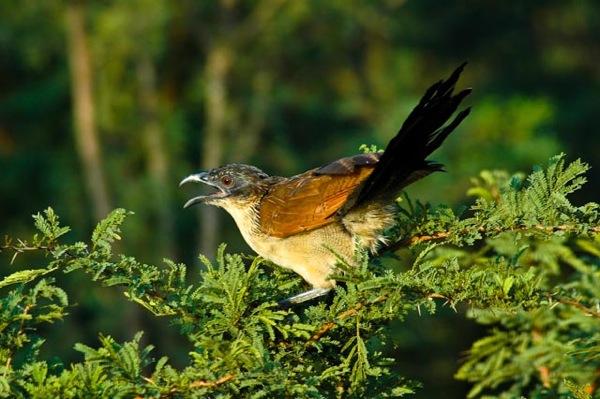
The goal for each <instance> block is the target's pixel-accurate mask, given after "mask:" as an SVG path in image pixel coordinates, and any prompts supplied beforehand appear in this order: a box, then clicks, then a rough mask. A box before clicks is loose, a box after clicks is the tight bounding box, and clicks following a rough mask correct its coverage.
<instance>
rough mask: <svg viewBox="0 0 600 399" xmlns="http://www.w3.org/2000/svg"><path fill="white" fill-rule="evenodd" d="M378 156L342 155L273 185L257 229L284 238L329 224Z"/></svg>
mask: <svg viewBox="0 0 600 399" xmlns="http://www.w3.org/2000/svg"><path fill="white" fill-rule="evenodd" d="M379 156H380V154H362V155H356V156H354V157H347V158H342V159H339V160H337V161H334V162H331V163H329V164H327V165H325V166H323V167H321V168H317V169H313V170H310V171H308V172H305V173H302V174H300V175H297V176H294V177H292V178H290V179H286V180H285V181H283V182H281V183H279V184H276V185H274V186H273V187H271V188H270V189H269V192H268V193H267V195H265V197H264V198H263V201H262V204H261V208H260V220H261V223H262V225H261V230H262V231H263V232H264V233H266V234H269V235H272V236H275V237H286V236H290V235H293V234H297V233H300V232H302V231H307V230H312V229H315V228H317V227H321V226H324V225H327V224H329V223H332V222H333V221H334V219H333V217H332V216H333V215H334V214H335V213H336V212H337V211H338V210H339V209H340V208H341V207H342V206H343V205H344V203H345V202H346V200H347V198H348V196H349V195H350V194H351V193H352V192H353V191H354V190H355V189H356V187H358V186H359V185H360V184H361V183H362V182H363V181H364V180H365V178H366V177H367V176H368V175H369V174H370V173H371V172H372V171H373V168H374V165H375V164H376V163H377V161H378V159H379Z"/></svg>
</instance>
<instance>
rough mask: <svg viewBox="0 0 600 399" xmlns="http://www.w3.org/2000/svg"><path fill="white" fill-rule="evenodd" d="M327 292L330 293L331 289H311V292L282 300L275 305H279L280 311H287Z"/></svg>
mask: <svg viewBox="0 0 600 399" xmlns="http://www.w3.org/2000/svg"><path fill="white" fill-rule="evenodd" d="M329 291H331V288H313V289H312V290H308V291H304V292H301V293H300V294H298V295H294V296H291V297H289V298H286V299H283V300H281V301H279V302H278V303H277V305H279V308H281V309H287V308H290V307H292V306H294V305H297V304H299V303H302V302H306V301H310V300H311V299H315V298H318V297H320V296H323V295H326V294H327V293H328V292H329Z"/></svg>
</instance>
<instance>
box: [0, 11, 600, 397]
mask: <svg viewBox="0 0 600 399" xmlns="http://www.w3.org/2000/svg"><path fill="white" fill-rule="evenodd" d="M0 15H2V18H1V20H0V51H1V54H0V171H1V173H0V193H1V196H0V234H2V235H5V234H7V235H10V236H13V237H27V236H29V235H30V234H31V233H32V232H33V231H32V219H31V214H33V213H37V212H38V211H40V210H42V209H44V208H46V207H48V206H51V207H53V208H54V209H55V210H56V212H57V213H58V214H59V215H60V216H61V218H62V221H63V223H64V224H67V225H70V226H71V227H72V229H73V231H72V232H71V233H70V235H69V237H68V238H69V239H70V240H72V241H76V240H85V239H86V238H87V237H89V234H90V232H91V229H92V228H93V226H94V225H95V223H96V222H97V221H98V220H99V219H100V218H102V217H103V216H105V215H106V213H107V212H108V211H109V210H111V209H113V208H114V207H124V208H126V209H128V210H131V211H134V212H135V216H133V217H130V218H129V220H128V221H127V222H126V225H125V231H124V240H123V241H122V242H121V243H120V250H121V251H122V252H123V253H125V254H128V255H132V256H136V257H138V258H139V259H141V260H143V261H145V262H148V263H156V264H159V263H161V262H162V259H163V258H165V257H167V258H171V259H174V260H176V261H180V262H185V263H187V264H188V265H190V267H191V269H192V272H191V273H190V274H191V275H192V279H193V278H194V277H195V275H194V271H197V270H199V267H200V266H199V263H198V261H197V254H198V253H199V252H202V253H204V254H206V255H207V256H209V257H211V256H214V254H215V251H216V246H217V244H218V243H219V242H222V241H225V242H227V243H228V244H229V247H228V248H229V250H230V251H236V252H238V251H241V252H246V253H250V250H249V249H248V247H247V246H246V245H245V244H244V243H243V241H242V240H241V237H240V236H239V234H238V232H237V230H236V229H235V226H234V225H233V223H232V221H231V220H230V218H229V216H228V215H226V214H225V213H224V212H222V211H217V210H214V209H209V207H197V208H196V209H194V208H192V209H187V210H183V209H182V208H181V207H182V204H183V203H184V202H185V200H186V199H188V198H189V197H190V196H192V195H195V194H196V191H195V189H194V188H189V187H184V188H181V189H180V188H178V182H179V181H180V180H181V178H183V177H184V176H186V175H187V174H189V173H192V172H194V171H197V170H199V169H206V168H211V167H215V166H218V165H220V164H224V163H228V162H243V163H252V164H254V165H257V166H259V167H261V168H262V169H263V170H265V171H266V172H268V173H270V174H279V175H291V174H295V173H299V172H302V171H305V170H307V169H309V168H312V167H316V166H318V165H320V164H323V163H326V162H328V161H330V160H333V159H337V158H339V157H342V156H346V155H350V154H353V153H356V152H358V147H359V145H360V144H362V143H367V144H377V145H378V146H380V147H383V146H384V145H385V144H386V143H387V141H388V140H389V139H390V138H391V137H392V136H393V135H394V133H395V132H396V130H397V129H398V127H399V125H400V124H401V123H402V121H403V120H404V118H405V117H406V115H407V114H408V112H410V110H411V109H412V107H414V105H415V104H416V102H417V101H418V99H419V98H420V96H421V95H422V94H423V92H424V90H425V89H426V88H427V87H428V86H429V85H431V84H432V83H433V82H435V81H437V80H439V79H441V78H444V77H446V76H448V75H449V73H450V72H451V71H452V70H453V69H454V68H455V67H456V66H458V65H459V64H460V63H461V62H462V61H464V60H468V61H469V66H468V67H467V70H466V72H465V73H464V75H463V77H462V79H461V81H460V82H459V87H460V88H464V87H467V86H471V87H473V88H474V91H473V94H472V95H471V96H469V98H468V99H467V105H469V106H472V107H473V112H472V114H471V116H470V117H469V118H468V119H467V120H466V121H465V122H464V123H463V124H462V125H461V126H460V127H459V129H458V131H457V132H456V133H454V134H453V135H452V136H451V137H450V138H449V140H448V141H447V142H446V143H445V145H444V147H443V148H442V149H441V150H440V151H438V152H436V154H435V156H434V158H435V159H436V160H438V161H441V162H443V163H445V164H446V169H447V170H448V171H449V173H445V174H442V173H438V174H436V175H433V176H431V177H428V178H427V179H425V180H424V181H421V182H419V183H417V184H416V185H415V186H413V187H411V189H410V190H409V192H410V193H411V195H412V196H413V197H418V198H420V199H422V200H425V201H430V202H432V203H446V204H450V205H451V206H453V207H454V208H458V207H459V206H460V204H469V203H470V201H471V200H470V199H469V198H467V197H465V191H466V189H467V187H468V186H469V178H470V177H471V176H474V175H476V174H477V173H478V172H479V171H480V170H482V169H508V170H509V171H513V172H514V171H519V170H523V171H529V170H530V169H531V168H532V167H533V166H534V165H535V164H541V163H545V162H546V161H547V159H548V157H550V156H551V155H554V154H557V153H559V152H566V153H567V155H568V159H574V158H578V157H581V158H583V159H584V160H585V161H587V162H589V163H591V164H592V166H594V168H593V169H592V171H591V173H590V174H588V178H589V183H588V184H587V186H586V188H585V190H583V191H582V192H581V193H578V197H577V199H576V200H577V201H579V202H584V201H586V200H595V201H598V199H599V198H598V191H599V190H598V186H599V185H600V150H599V148H600V135H599V134H598V131H597V127H596V126H597V123H598V118H599V116H600V3H599V2H598V1H596V0H579V1H576V0H573V1H569V0H545V1H541V0H537V1H536V0H529V1H516V0H513V1H497V0H479V1H474V0H445V1H440V0H419V1H416V0H412V1H411V0H382V1H363V2H348V1H342V0H319V1H317V0H256V1H242V0H221V1H197V0H128V1H122V0H121V1H116V0H114V1H109V0H107V1H89V2H83V1H73V0H60V1H59V0H44V1H40V0H37V1H35V0H24V1H22V2H19V4H18V5H15V3H14V2H12V1H8V0H0ZM10 261H11V259H10V256H9V255H8V254H6V253H0V266H1V269H0V275H6V274H8V273H10V272H12V271H14V270H16V269H18V268H25V267H38V266H43V265H44V262H46V261H47V260H46V259H43V258H38V257H35V256H30V255H21V256H19V257H18V258H17V260H16V262H15V263H14V264H13V265H12V266H11V265H10ZM63 284H64V285H65V286H66V287H67V292H68V294H69V295H70V299H71V301H72V302H74V303H77V304H78V306H76V307H73V308H72V310H71V316H70V317H69V318H67V319H66V320H65V322H64V323H63V324H61V325H57V326H50V327H49V329H48V331H41V332H40V333H41V334H45V336H47V337H48V343H47V344H46V347H45V349H44V353H45V355H46V356H48V357H49V358H51V357H54V356H58V357H60V358H62V359H63V360H65V361H67V362H69V361H73V360H80V356H81V354H79V353H75V352H73V351H72V350H71V348H72V347H73V345H74V344H75V343H76V342H83V343H85V344H88V345H92V346H95V345H96V342H97V334H98V333H99V332H101V333H103V334H107V335H112V336H113V337H115V338H116V339H117V340H122V339H131V337H132V336H133V333H134V332H135V331H137V330H140V329H141V330H144V331H146V335H145V338H146V339H147V341H149V342H152V343H154V344H156V345H157V349H156V355H157V356H158V355H162V354H167V355H168V356H169V357H170V358H171V359H172V360H173V362H174V363H175V364H176V365H177V364H182V363H183V361H184V359H185V357H186V356H187V351H188V350H189V349H190V347H189V346H188V345H187V344H186V342H185V341H183V340H182V339H181V338H180V337H179V335H178V332H177V331H176V329H175V327H170V326H168V321H166V320H156V319H153V317H151V316H149V315H148V314H147V313H146V312H145V311H144V310H142V309H141V308H139V307H138V306H136V305H135V304H131V303H128V302H126V301H125V300H124V298H123V296H122V292H121V290H119V289H105V288H103V289H101V288H100V287H98V286H97V285H95V284H94V283H93V282H91V281H89V279H88V278H87V277H85V276H83V275H81V276H78V275H76V274H70V275H69V276H65V281H64V282H63ZM394 328H396V331H397V334H396V335H397V342H396V343H395V345H392V346H390V348H389V349H390V351H391V352H392V354H393V355H394V356H396V357H397V358H398V360H399V368H400V370H401V371H402V372H403V373H404V375H406V376H407V377H408V378H413V379H418V380H421V381H423V382H424V383H425V388H424V389H423V390H421V392H420V393H419V395H417V397H422V398H428V397H463V396H464V394H465V392H466V391H465V386H464V385H462V384H460V383H457V382H454V381H453V380H452V374H453V372H454V371H455V370H456V365H457V364H458V362H459V361H460V356H461V351H464V350H466V349H467V348H468V347H469V344H470V342H471V340H472V339H473V337H474V336H476V334H477V333H478V331H477V328H476V327H475V326H473V325H472V324H471V323H470V322H469V321H467V320H465V316H464V313H460V312H459V313H458V314H455V313H454V312H452V311H446V310H442V311H441V312H440V313H439V314H438V315H436V316H435V317H432V316H429V315H422V316H419V315H414V316H411V317H410V318H409V320H408V322H407V323H404V324H399V325H397V326H394Z"/></svg>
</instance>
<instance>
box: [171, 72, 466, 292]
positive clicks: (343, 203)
mask: <svg viewBox="0 0 600 399" xmlns="http://www.w3.org/2000/svg"><path fill="white" fill-rule="evenodd" d="M464 65H465V64H463V65H461V66H460V67H459V68H457V69H456V70H455V71H454V72H453V73H452V75H451V76H450V77H449V78H448V79H447V80H445V81H439V82H437V83H436V84H434V85H433V86H431V87H430V88H429V89H428V90H427V92H426V93H425V95H424V96H423V98H422V99H421V101H420V102H419V104H418V105H417V106H416V107H415V109H414V110H413V111H412V112H411V113H410V115H409V116H408V118H407V119H406V121H405V122H404V124H403V125H402V127H401V128H400V131H399V132H398V134H397V135H396V136H395V137H394V138H393V139H392V140H391V141H390V142H389V144H388V146H387V148H386V150H385V151H384V152H383V153H372V154H361V155H354V156H351V157H346V158H342V159H338V160H337V161H333V162H331V163H329V164H327V165H325V166H321V167H320V168H316V169H312V170H309V171H307V172H304V173H301V174H299V175H296V176H293V177H279V176H269V175H267V174H266V173H264V172H263V171H262V170H260V169H258V168H256V167H254V166H249V165H242V164H230V165H225V166H221V167H219V168H215V169H212V170H208V171H203V172H199V173H196V174H192V175H190V176H188V177H186V178H185V179H183V180H182V181H181V184H184V183H189V182H195V183H204V184H207V185H210V186H213V187H215V188H217V191H216V192H215V193H213V194H210V195H202V196H198V197H195V198H192V199H191V200H189V201H188V202H187V203H186V204H185V205H184V208H187V207H189V206H192V205H194V204H199V203H204V204H209V205H215V206H219V207H222V208H223V209H225V210H226V211H227V212H229V214H230V215H231V216H232V217H233V218H234V219H235V222H236V223H237V226H238V228H239V229H240V232H241V233H242V236H243V237H244V239H245V240H246V242H247V243H248V245H250V247H251V248H252V249H253V250H254V251H256V252H257V253H258V254H259V255H260V256H262V257H263V258H265V259H268V260H270V261H272V262H273V263H275V264H277V265H279V266H282V267H285V268H288V269H292V270H293V271H295V272H296V273H298V274H299V275H301V276H302V277H303V278H304V279H305V280H306V281H307V282H308V283H310V284H311V285H312V286H313V289H312V290H310V291H307V292H305V293H302V294H300V295H297V296H295V297H292V298H290V299H289V300H288V301H290V302H291V303H297V302H302V301H305V300H307V299H311V298H314V297H316V296H320V295H323V294H325V293H326V292H328V291H329V290H330V289H331V288H332V287H333V286H334V285H335V281H333V280H331V279H328V277H329V275H330V274H331V273H332V271H333V270H334V269H335V266H336V263H337V262H338V260H337V258H336V255H337V256H342V257H344V258H345V259H347V260H348V261H349V262H350V263H351V262H352V259H353V258H354V257H353V255H354V253H355V250H356V249H357V248H356V246H357V245H358V246H360V247H363V248H367V249H369V250H370V251H371V252H372V253H375V252H376V250H377V248H378V247H379V246H380V245H381V244H382V243H386V238H387V237H386V236H385V235H384V232H385V231H386V230H388V229H389V228H390V227H393V225H394V223H395V220H396V215H397V205H396V202H395V199H396V198H397V197H398V195H399V194H400V191H401V190H402V189H403V188H404V187H406V186H408V185H409V184H411V183H413V182H415V181H417V180H419V179H421V178H423V177H425V176H427V175H428V174H430V173H432V172H435V171H439V170H442V165H441V164H439V163H435V162H432V161H429V160H427V159H426V158H427V156H429V154H431V153H432V152H433V151H434V150H435V149H437V148H438V147H439V146H440V145H441V144H442V142H443V141H444V139H446V137H448V135H449V134H450V133H451V132H452V131H453V130H454V129H455V128H456V127H457V126H458V124H459V123H460V122H461V121H462V120H463V119H464V118H465V117H466V116H467V115H468V113H469V111H470V109H469V108H467V109H465V110H463V111H462V112H460V113H459V114H458V115H457V116H456V117H455V118H454V120H452V122H450V123H449V124H448V125H447V126H444V124H446V122H447V121H448V120H449V119H450V117H451V116H452V114H453V113H454V112H455V111H456V109H457V107H458V105H459V104H460V102H461V101H462V99H463V98H464V97H465V96H466V95H467V94H469V92H470V89H466V90H463V91H461V92H459V93H457V94H454V93H453V92H454V86H455V84H456V81H457V80H458V78H459V75H460V73H461V72H462V70H463V68H464ZM181 184H180V185H181Z"/></svg>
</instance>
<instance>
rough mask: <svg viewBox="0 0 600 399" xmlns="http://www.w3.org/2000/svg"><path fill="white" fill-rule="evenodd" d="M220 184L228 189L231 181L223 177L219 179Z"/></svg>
mask: <svg viewBox="0 0 600 399" xmlns="http://www.w3.org/2000/svg"><path fill="white" fill-rule="evenodd" d="M221 184H222V185H224V186H225V187H229V186H231V185H232V184H233V179H232V178H231V177H229V176H223V177H221Z"/></svg>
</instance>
